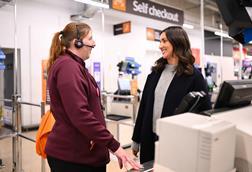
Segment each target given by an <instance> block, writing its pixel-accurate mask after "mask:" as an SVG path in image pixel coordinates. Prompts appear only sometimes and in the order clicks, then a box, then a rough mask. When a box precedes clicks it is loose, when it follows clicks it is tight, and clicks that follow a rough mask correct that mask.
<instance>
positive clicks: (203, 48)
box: [200, 0, 206, 76]
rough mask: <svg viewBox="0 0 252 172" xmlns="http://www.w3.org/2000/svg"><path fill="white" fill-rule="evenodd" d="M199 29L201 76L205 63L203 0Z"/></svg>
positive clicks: (202, 0) (201, 2)
mask: <svg viewBox="0 0 252 172" xmlns="http://www.w3.org/2000/svg"><path fill="white" fill-rule="evenodd" d="M200 29H201V51H200V52H201V55H200V59H201V60H200V66H201V72H202V74H203V76H206V75H205V70H204V67H205V66H204V65H205V64H204V63H205V60H204V59H205V58H204V56H205V33H204V0H201V1H200Z"/></svg>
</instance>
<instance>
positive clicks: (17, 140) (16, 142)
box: [12, 95, 22, 172]
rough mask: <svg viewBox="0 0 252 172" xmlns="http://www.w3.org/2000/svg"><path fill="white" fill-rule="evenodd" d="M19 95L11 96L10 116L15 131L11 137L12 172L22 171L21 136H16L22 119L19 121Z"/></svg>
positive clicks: (20, 127) (20, 129) (19, 130)
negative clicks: (11, 107) (11, 108)
mask: <svg viewBox="0 0 252 172" xmlns="http://www.w3.org/2000/svg"><path fill="white" fill-rule="evenodd" d="M19 100H20V96H18V95H14V96H13V111H12V114H13V115H12V116H14V118H13V119H12V121H13V129H14V131H15V132H16V133H17V135H16V136H15V137H13V139H12V146H13V172H21V171H22V138H21V137H19V136H18V134H20V133H21V131H22V125H21V124H22V121H21V105H20V103H19Z"/></svg>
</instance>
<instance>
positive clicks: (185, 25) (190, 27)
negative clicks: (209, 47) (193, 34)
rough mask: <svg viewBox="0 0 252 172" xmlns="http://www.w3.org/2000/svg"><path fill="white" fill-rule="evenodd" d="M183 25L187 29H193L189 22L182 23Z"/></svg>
mask: <svg viewBox="0 0 252 172" xmlns="http://www.w3.org/2000/svg"><path fill="white" fill-rule="evenodd" d="M183 27H184V28H187V29H193V28H194V26H193V25H191V24H186V23H184V24H183Z"/></svg>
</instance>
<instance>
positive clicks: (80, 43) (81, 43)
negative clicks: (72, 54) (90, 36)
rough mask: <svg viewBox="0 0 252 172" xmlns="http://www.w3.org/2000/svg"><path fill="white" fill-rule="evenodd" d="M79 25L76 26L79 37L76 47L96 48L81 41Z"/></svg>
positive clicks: (75, 43)
mask: <svg viewBox="0 0 252 172" xmlns="http://www.w3.org/2000/svg"><path fill="white" fill-rule="evenodd" d="M78 27H79V25H76V33H77V37H76V40H75V42H74V45H75V47H76V48H78V49H79V48H82V47H83V46H86V47H90V48H94V47H95V45H86V44H84V43H83V41H82V40H81V37H80V31H79V28H78Z"/></svg>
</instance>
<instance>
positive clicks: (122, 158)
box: [114, 147, 142, 170]
mask: <svg viewBox="0 0 252 172" xmlns="http://www.w3.org/2000/svg"><path fill="white" fill-rule="evenodd" d="M114 154H115V156H116V157H117V159H118V163H119V166H120V169H122V168H123V167H125V168H126V169H127V170H128V169H130V168H128V164H129V165H130V166H131V167H132V168H133V169H134V170H139V169H140V168H142V166H141V165H140V164H139V163H138V162H136V161H134V160H133V159H132V158H130V157H129V155H128V154H127V153H126V151H125V150H124V149H122V148H121V147H119V148H118V149H117V151H116V152H115V153H114Z"/></svg>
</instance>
